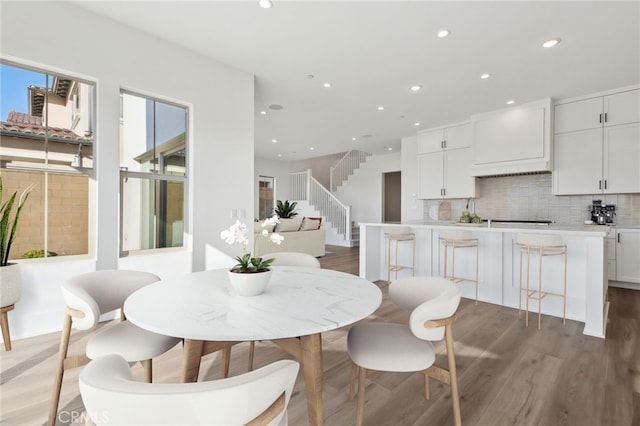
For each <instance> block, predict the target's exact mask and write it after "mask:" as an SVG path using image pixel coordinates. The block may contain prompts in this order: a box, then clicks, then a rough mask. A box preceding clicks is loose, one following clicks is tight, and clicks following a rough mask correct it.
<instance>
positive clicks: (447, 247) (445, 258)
mask: <svg viewBox="0 0 640 426" xmlns="http://www.w3.org/2000/svg"><path fill="white" fill-rule="evenodd" d="M442 246H443V247H444V274H443V277H444V278H447V256H448V254H449V245H448V244H447V241H446V240H445V241H444V244H443V245H442Z"/></svg>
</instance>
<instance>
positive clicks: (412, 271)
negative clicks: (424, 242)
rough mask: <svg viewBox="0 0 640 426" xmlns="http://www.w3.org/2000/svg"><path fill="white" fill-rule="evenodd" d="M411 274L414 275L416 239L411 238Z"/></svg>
mask: <svg viewBox="0 0 640 426" xmlns="http://www.w3.org/2000/svg"><path fill="white" fill-rule="evenodd" d="M411 248H412V250H411V276H414V277H415V276H416V240H415V239H413V240H411Z"/></svg>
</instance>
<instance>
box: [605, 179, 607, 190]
mask: <svg viewBox="0 0 640 426" xmlns="http://www.w3.org/2000/svg"><path fill="white" fill-rule="evenodd" d="M604 189H607V180H606V179H605V180H604Z"/></svg>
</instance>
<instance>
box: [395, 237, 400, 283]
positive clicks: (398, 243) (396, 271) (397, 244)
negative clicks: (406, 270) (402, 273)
mask: <svg viewBox="0 0 640 426" xmlns="http://www.w3.org/2000/svg"><path fill="white" fill-rule="evenodd" d="M399 245H400V241H398V240H396V263H395V265H396V268H395V274H396V275H395V277H396V278H395V279H396V280H397V279H398V268H397V266H398V246H399Z"/></svg>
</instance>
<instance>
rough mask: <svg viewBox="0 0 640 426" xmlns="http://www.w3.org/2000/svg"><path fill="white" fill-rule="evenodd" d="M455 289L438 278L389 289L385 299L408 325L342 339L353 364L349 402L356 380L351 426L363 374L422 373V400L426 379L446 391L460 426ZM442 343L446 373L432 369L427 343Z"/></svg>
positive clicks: (376, 326) (367, 327) (368, 327)
mask: <svg viewBox="0 0 640 426" xmlns="http://www.w3.org/2000/svg"><path fill="white" fill-rule="evenodd" d="M460 295H461V288H460V286H459V285H458V284H456V283H454V282H452V281H450V280H448V279H445V278H442V277H409V278H403V279H400V280H397V281H394V282H392V283H391V284H390V286H389V297H390V298H391V300H393V302H394V303H396V304H397V305H398V306H400V307H401V308H403V309H409V310H411V316H410V319H409V324H408V325H405V324H387V323H367V324H360V325H355V326H353V327H352V328H351V329H350V330H349V334H348V336H347V351H348V353H349V356H350V357H351V360H352V361H353V364H352V366H351V383H350V387H349V399H350V400H353V398H354V394H355V381H356V376H358V390H357V392H358V402H357V408H356V425H357V426H361V425H362V421H363V417H364V403H365V381H366V376H367V372H369V371H392V372H422V373H423V374H424V376H425V398H426V399H429V396H430V395H429V377H433V378H435V379H437V380H440V381H442V382H444V383H447V384H449V385H450V386H451V399H452V401H453V417H454V422H455V424H456V425H460V424H461V417H460V400H459V396H458V384H457V377H456V362H455V354H454V351H453V334H452V327H451V325H452V324H453V322H454V321H455V319H456V311H457V309H458V305H459V304H460ZM443 338H444V339H445V342H446V352H447V364H448V369H445V368H442V367H439V366H436V365H435V364H434V362H435V359H436V353H435V349H434V347H433V344H432V343H431V342H432V341H439V340H442V339H443Z"/></svg>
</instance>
